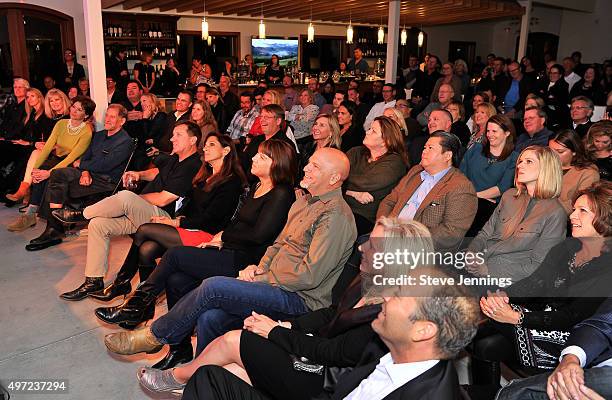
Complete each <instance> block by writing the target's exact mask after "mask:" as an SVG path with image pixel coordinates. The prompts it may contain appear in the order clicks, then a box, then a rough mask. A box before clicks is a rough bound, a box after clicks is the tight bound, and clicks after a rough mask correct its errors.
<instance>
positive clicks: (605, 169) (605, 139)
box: [585, 120, 612, 181]
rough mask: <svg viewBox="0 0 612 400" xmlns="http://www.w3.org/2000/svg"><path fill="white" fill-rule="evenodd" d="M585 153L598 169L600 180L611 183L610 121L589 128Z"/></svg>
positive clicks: (611, 132) (611, 137)
mask: <svg viewBox="0 0 612 400" xmlns="http://www.w3.org/2000/svg"><path fill="white" fill-rule="evenodd" d="M585 142H586V143H585V144H586V146H585V147H586V151H587V154H588V156H589V158H590V159H591V160H593V161H594V162H595V165H597V168H598V169H599V177H600V178H601V179H604V180H607V181H612V121H605V120H604V121H597V122H595V123H594V124H593V125H591V127H590V128H589V131H588V132H587V135H586V139H585Z"/></svg>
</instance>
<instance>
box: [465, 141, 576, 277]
mask: <svg viewBox="0 0 612 400" xmlns="http://www.w3.org/2000/svg"><path fill="white" fill-rule="evenodd" d="M562 181H563V172H562V169H561V161H560V160H559V157H558V156H557V154H556V153H555V152H554V151H553V150H551V149H550V148H548V147H543V146H529V147H527V148H525V149H524V150H523V151H522V152H521V153H520V155H519V157H518V161H517V163H516V170H515V174H514V186H515V188H511V189H508V190H507V191H506V192H504V194H503V195H502V197H501V200H500V202H499V205H498V206H497V208H496V209H495V211H494V212H493V215H492V216H491V218H489V221H488V222H487V223H486V224H485V225H484V226H483V228H482V229H481V230H480V232H479V233H478V235H477V236H476V237H475V238H474V240H473V241H472V242H471V243H470V245H469V248H468V250H469V251H470V252H472V253H479V254H481V255H483V258H484V263H479V264H478V263H474V264H472V265H468V271H469V272H470V273H472V274H474V275H477V276H487V275H490V276H492V277H504V278H510V279H512V282H517V281H519V280H521V279H523V278H526V277H528V276H529V275H531V274H532V273H533V272H534V271H535V270H536V269H537V268H538V266H539V265H540V264H541V263H542V261H543V260H544V257H545V256H546V254H547V253H548V251H549V250H550V249H551V248H552V247H553V246H555V245H557V244H558V243H559V242H561V241H562V240H563V239H564V238H565V231H566V227H567V214H566V213H565V210H564V209H563V207H562V206H561V203H560V202H559V196H560V194H561V187H562Z"/></svg>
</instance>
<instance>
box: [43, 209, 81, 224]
mask: <svg viewBox="0 0 612 400" xmlns="http://www.w3.org/2000/svg"><path fill="white" fill-rule="evenodd" d="M51 214H53V216H54V217H55V218H56V219H58V220H60V221H61V222H63V223H65V224H73V223H76V222H83V221H87V220H86V219H85V217H83V210H71V209H69V208H60V209H59V210H53V211H51Z"/></svg>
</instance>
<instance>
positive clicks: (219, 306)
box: [151, 276, 309, 354]
mask: <svg viewBox="0 0 612 400" xmlns="http://www.w3.org/2000/svg"><path fill="white" fill-rule="evenodd" d="M252 311H255V312H257V313H259V314H264V315H267V316H268V317H270V318H272V319H275V320H276V319H287V318H291V317H295V316H299V315H302V314H305V313H306V312H308V311H309V310H308V308H307V307H306V305H305V303H304V300H302V298H301V297H300V296H299V295H298V294H296V293H293V292H287V291H286V290H283V289H281V288H279V287H276V286H272V285H269V284H267V283H259V282H244V281H240V280H238V279H235V278H228V277H225V276H215V277H211V278H207V279H205V280H204V281H203V282H202V283H201V284H200V286H199V287H197V288H196V289H194V290H192V291H191V292H189V293H188V294H187V295H186V296H184V297H183V298H182V299H181V300H179V302H178V303H176V305H175V306H174V307H173V308H172V309H171V310H170V311H168V313H167V314H166V315H164V316H162V317H161V318H159V319H157V320H156V321H155V322H153V324H152V325H151V331H152V332H153V334H154V335H155V337H156V338H157V339H158V340H159V341H160V342H161V343H164V344H178V343H180V342H181V340H182V339H183V338H185V337H186V336H187V335H191V333H192V332H193V329H194V327H196V332H197V336H198V347H197V353H198V354H199V353H200V352H201V351H202V350H203V349H205V348H206V346H207V345H208V344H209V343H210V342H212V341H213V340H214V339H216V338H217V337H219V336H221V335H223V334H224V333H226V332H228V331H229V330H232V329H239V328H241V327H242V322H243V321H244V319H245V318H246V317H248V316H249V315H251V312H252Z"/></svg>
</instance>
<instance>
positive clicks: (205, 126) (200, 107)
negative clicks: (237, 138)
mask: <svg viewBox="0 0 612 400" xmlns="http://www.w3.org/2000/svg"><path fill="white" fill-rule="evenodd" d="M191 120H192V121H193V122H195V123H196V124H198V126H199V127H200V130H201V131H202V140H201V143H206V138H207V137H208V135H210V134H211V133H213V132H217V131H218V130H219V128H218V127H217V120H215V116H214V115H213V113H212V110H211V109H210V105H208V103H207V102H205V101H202V100H196V101H194V102H193V106H191Z"/></svg>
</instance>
